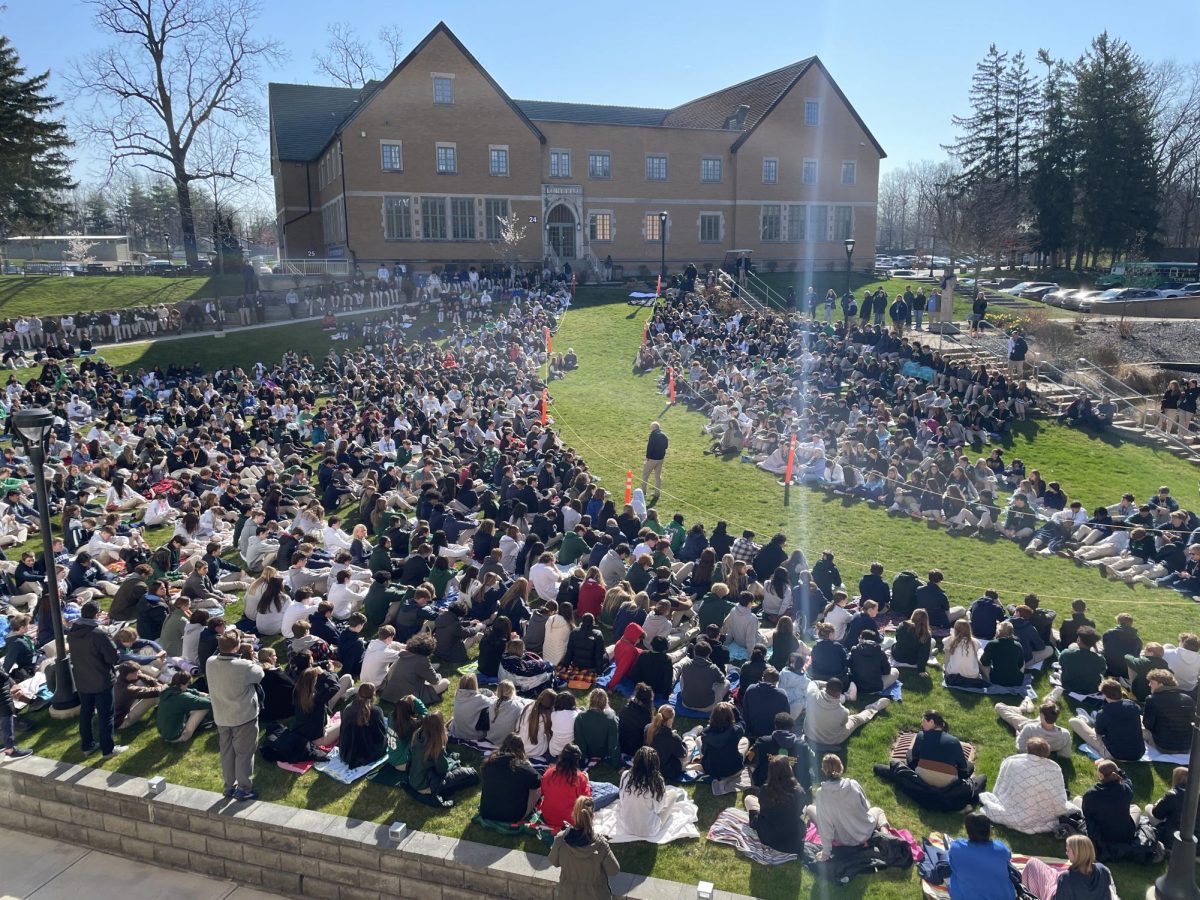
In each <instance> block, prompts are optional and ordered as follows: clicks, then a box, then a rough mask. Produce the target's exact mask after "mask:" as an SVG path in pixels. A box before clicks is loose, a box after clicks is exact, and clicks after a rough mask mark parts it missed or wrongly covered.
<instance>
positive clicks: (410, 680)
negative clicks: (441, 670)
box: [379, 632, 450, 705]
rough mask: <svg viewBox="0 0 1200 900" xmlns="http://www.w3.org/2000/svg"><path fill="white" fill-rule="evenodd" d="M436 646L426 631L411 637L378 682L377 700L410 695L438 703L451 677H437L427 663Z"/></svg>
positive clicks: (447, 688) (431, 703)
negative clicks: (385, 674)
mask: <svg viewBox="0 0 1200 900" xmlns="http://www.w3.org/2000/svg"><path fill="white" fill-rule="evenodd" d="M436 646H437V645H436V643H435V642H434V639H433V635H432V634H428V633H426V632H422V633H421V634H417V635H414V636H413V637H412V638H410V639H409V641H408V643H406V644H405V645H404V649H403V650H401V651H400V655H399V656H397V657H396V661H395V662H393V663H392V666H391V668H390V669H388V673H387V676H386V677H385V678H384V679H383V681H382V683H380V685H379V697H380V699H381V700H384V701H387V702H388V703H395V702H396V701H397V700H399V699H400V698H401V697H406V696H408V695H409V694H413V695H415V696H416V697H417V698H419V699H420V700H421V702H422V703H425V704H427V705H433V704H434V703H438V702H440V701H441V699H442V695H443V694H444V693H446V691H448V690H449V689H450V679H449V678H439V677H438V673H437V672H436V671H434V669H433V666H432V665H430V662H429V657H430V656H432V655H433V650H434V648H435V647H436Z"/></svg>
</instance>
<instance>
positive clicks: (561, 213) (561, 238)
mask: <svg viewBox="0 0 1200 900" xmlns="http://www.w3.org/2000/svg"><path fill="white" fill-rule="evenodd" d="M546 232H547V234H546V237H547V239H548V240H549V242H550V249H551V250H552V251H553V252H554V254H555V255H556V256H558V258H559V259H574V258H575V214H574V213H572V212H571V210H570V209H569V208H568V207H567V206H566V205H564V204H562V203H560V204H559V205H558V206H556V207H554V209H552V210H550V215H548V216H547V217H546Z"/></svg>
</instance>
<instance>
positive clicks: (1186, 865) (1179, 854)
mask: <svg viewBox="0 0 1200 900" xmlns="http://www.w3.org/2000/svg"><path fill="white" fill-rule="evenodd" d="M1188 771H1189V772H1190V773H1191V775H1190V777H1189V778H1188V785H1187V793H1186V794H1185V795H1184V800H1183V816H1182V818H1181V819H1180V821H1179V831H1178V832H1176V834H1175V844H1174V846H1172V847H1171V859H1170V862H1169V863H1168V864H1167V872H1166V874H1165V875H1162V876H1160V877H1159V879H1158V881H1156V882H1154V894H1153V897H1154V900H1200V889H1198V888H1197V887H1196V805H1197V802H1198V801H1200V722H1196V721H1193V722H1192V749H1191V754H1190V756H1189V758H1188Z"/></svg>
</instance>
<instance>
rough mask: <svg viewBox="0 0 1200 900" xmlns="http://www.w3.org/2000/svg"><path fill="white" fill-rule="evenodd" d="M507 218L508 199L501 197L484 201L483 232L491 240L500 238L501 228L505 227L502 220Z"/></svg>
mask: <svg viewBox="0 0 1200 900" xmlns="http://www.w3.org/2000/svg"><path fill="white" fill-rule="evenodd" d="M507 218H508V201H507V200H505V199H502V198H501V199H492V200H484V201H483V234H484V236H485V237H486V238H487V239H488V240H489V241H498V240H500V230H501V228H503V227H504V226H502V225H501V224H500V220H501V219H507Z"/></svg>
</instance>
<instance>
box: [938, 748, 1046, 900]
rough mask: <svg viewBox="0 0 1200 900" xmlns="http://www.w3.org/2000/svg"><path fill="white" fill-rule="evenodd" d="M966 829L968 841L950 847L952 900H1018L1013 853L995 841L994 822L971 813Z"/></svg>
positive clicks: (948, 885)
mask: <svg viewBox="0 0 1200 900" xmlns="http://www.w3.org/2000/svg"><path fill="white" fill-rule="evenodd" d="M1051 765H1054V764H1053V763H1051ZM966 830H967V837H966V839H965V840H964V839H963V838H958V839H956V840H954V841H951V843H950V846H949V847H948V848H947V849H948V850H949V851H950V852H949V860H950V880H949V882H948V884H947V888H948V889H949V891H950V900H1014V898H1015V897H1016V888H1015V887H1013V883H1012V879H1010V878H1009V861H1010V860H1011V859H1012V852H1011V851H1010V850H1009V849H1008V847H1007V846H1005V844H1004V843H1003V842H1002V841H996V840H992V821H991V819H989V818H988V817H987V816H986V815H985V814H984V813H981V812H973V813H968V814H967V818H966Z"/></svg>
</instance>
